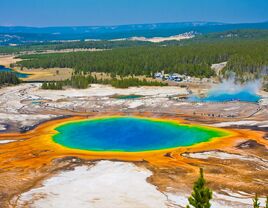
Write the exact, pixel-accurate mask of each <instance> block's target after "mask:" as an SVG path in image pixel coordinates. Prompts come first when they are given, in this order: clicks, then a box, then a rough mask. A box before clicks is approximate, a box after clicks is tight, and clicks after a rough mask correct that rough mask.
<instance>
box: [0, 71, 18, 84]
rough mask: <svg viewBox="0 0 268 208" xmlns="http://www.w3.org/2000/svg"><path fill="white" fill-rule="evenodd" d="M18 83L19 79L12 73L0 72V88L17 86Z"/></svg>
mask: <svg viewBox="0 0 268 208" xmlns="http://www.w3.org/2000/svg"><path fill="white" fill-rule="evenodd" d="M19 83H20V80H19V78H18V77H17V76H16V74H15V73H13V72H0V86H3V85H17V84H19Z"/></svg>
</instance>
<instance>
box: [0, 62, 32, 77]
mask: <svg viewBox="0 0 268 208" xmlns="http://www.w3.org/2000/svg"><path fill="white" fill-rule="evenodd" d="M0 72H14V73H15V74H16V75H17V77H18V78H27V77H29V74H23V73H19V72H15V71H14V70H12V69H10V68H6V67H4V66H2V65H0Z"/></svg>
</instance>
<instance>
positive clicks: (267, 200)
mask: <svg viewBox="0 0 268 208" xmlns="http://www.w3.org/2000/svg"><path fill="white" fill-rule="evenodd" d="M265 208H268V196H267V197H266V203H265Z"/></svg>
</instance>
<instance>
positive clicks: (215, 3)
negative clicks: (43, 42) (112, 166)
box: [0, 0, 268, 27]
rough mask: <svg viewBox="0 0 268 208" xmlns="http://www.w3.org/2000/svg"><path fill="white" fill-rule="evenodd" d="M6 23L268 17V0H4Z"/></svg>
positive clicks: (2, 21) (0, 20)
mask: <svg viewBox="0 0 268 208" xmlns="http://www.w3.org/2000/svg"><path fill="white" fill-rule="evenodd" d="M0 8H1V10H0V11H1V13H0V25H2V26H38V27H44V26H99V25H122V24H142V23H161V22H189V21H205V22H224V23H245V22H263V21H268V12H267V11H268V0H0Z"/></svg>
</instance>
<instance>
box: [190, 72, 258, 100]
mask: <svg viewBox="0 0 268 208" xmlns="http://www.w3.org/2000/svg"><path fill="white" fill-rule="evenodd" d="M260 88H261V80H253V81H248V82H246V83H243V84H242V83H237V82H236V81H235V77H234V76H231V77H230V78H228V79H224V80H223V81H222V82H221V83H220V84H218V85H216V86H215V87H213V88H212V89H211V90H210V91H209V92H208V94H207V96H206V97H204V98H200V97H197V96H191V97H189V101H191V102H229V101H243V102H258V101H259V100H260V99H261V97H260V96H259V95H257V93H258V91H259V90H260Z"/></svg>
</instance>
